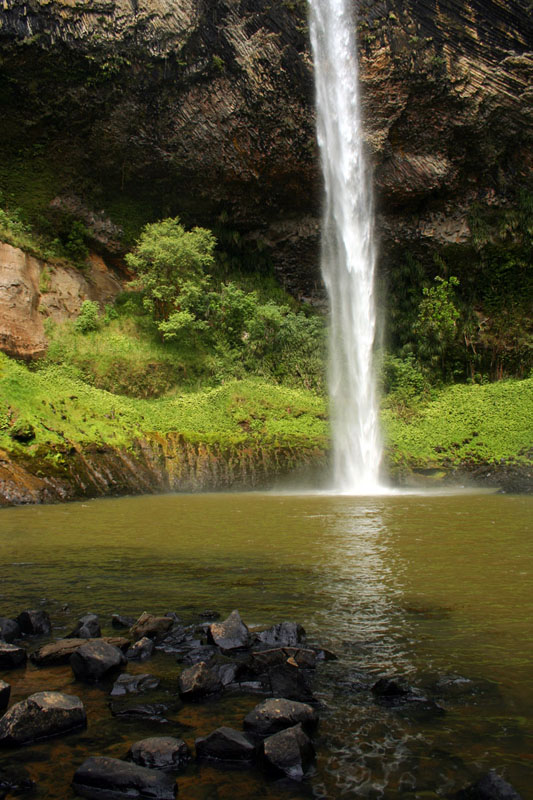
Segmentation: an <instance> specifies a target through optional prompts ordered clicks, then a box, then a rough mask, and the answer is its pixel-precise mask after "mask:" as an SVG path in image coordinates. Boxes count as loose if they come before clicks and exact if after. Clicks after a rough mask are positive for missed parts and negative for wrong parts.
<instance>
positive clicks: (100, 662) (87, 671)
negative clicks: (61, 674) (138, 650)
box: [70, 640, 126, 683]
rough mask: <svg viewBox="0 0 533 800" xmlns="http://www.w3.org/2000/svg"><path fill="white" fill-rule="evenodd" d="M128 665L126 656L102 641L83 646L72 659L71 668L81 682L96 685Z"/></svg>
mask: <svg viewBox="0 0 533 800" xmlns="http://www.w3.org/2000/svg"><path fill="white" fill-rule="evenodd" d="M125 663H126V658H125V657H124V654H123V653H122V652H121V651H120V650H119V649H118V647H114V646H113V645H112V644H107V642H104V641H102V640H95V641H92V642H88V643H87V644H83V645H82V646H81V647H79V648H78V649H77V650H76V651H75V652H74V653H73V654H72V655H71V657H70V666H71V667H72V671H73V672H74V675H75V676H76V678H77V679H78V680H79V681H86V682H89V683H95V682H97V681H101V680H103V679H104V678H107V677H109V676H110V675H111V674H112V673H113V672H116V670H118V669H119V668H120V667H121V666H123V664H125Z"/></svg>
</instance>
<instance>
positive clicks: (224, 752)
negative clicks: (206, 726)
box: [195, 726, 256, 764]
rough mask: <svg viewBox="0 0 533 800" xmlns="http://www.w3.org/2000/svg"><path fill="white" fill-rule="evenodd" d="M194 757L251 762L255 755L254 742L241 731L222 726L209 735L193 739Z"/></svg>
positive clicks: (239, 762) (226, 761)
mask: <svg viewBox="0 0 533 800" xmlns="http://www.w3.org/2000/svg"><path fill="white" fill-rule="evenodd" d="M195 747H196V757H197V758H198V759H200V760H203V759H208V760H210V761H221V762H224V763H226V764H231V763H238V764H242V763H248V764H249V763H251V762H252V761H254V759H255V757H256V748H255V745H254V743H253V742H252V741H251V740H250V739H249V738H248V737H247V736H246V735H245V734H244V733H242V732H241V731H236V730H234V729H233V728H227V727H225V726H222V727H221V728H217V729H216V731H213V733H210V734H209V736H201V737H199V738H198V739H196V741H195Z"/></svg>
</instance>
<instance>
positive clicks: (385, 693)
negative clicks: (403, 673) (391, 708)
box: [372, 678, 412, 700]
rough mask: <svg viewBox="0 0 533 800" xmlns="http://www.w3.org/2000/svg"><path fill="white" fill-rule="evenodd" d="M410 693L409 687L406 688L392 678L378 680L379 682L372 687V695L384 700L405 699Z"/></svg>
mask: <svg viewBox="0 0 533 800" xmlns="http://www.w3.org/2000/svg"><path fill="white" fill-rule="evenodd" d="M411 691H412V690H411V687H410V686H406V685H405V684H404V683H403V682H399V681H396V680H393V679H392V678H380V679H379V681H377V682H376V683H375V684H374V685H373V686H372V694H374V695H375V696H376V697H380V698H383V699H384V700H395V699H398V698H404V697H407V696H408V695H409V694H410V693H411Z"/></svg>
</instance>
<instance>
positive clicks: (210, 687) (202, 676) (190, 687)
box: [178, 661, 224, 700]
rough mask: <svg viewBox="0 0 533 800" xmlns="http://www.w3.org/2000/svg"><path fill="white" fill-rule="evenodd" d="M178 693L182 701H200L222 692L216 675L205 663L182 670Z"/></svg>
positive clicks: (201, 662)
mask: <svg viewBox="0 0 533 800" xmlns="http://www.w3.org/2000/svg"><path fill="white" fill-rule="evenodd" d="M178 686H179V693H180V697H182V698H183V700H202V699H203V698H204V697H208V696H209V695H212V694H217V693H219V692H221V691H222V690H223V688H224V687H223V686H222V682H221V680H220V678H219V677H218V675H217V673H216V672H215V671H214V670H212V669H209V667H208V666H207V664H206V663H205V661H200V663H199V664H195V665H194V666H193V667H188V668H187V669H184V670H183V672H182V673H181V675H180V677H179V683H178Z"/></svg>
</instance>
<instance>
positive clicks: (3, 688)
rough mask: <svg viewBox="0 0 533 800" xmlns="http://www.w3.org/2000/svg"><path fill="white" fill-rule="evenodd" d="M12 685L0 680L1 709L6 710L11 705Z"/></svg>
mask: <svg viewBox="0 0 533 800" xmlns="http://www.w3.org/2000/svg"><path fill="white" fill-rule="evenodd" d="M10 694H11V686H10V685H9V683H6V682H5V681H0V711H4V709H6V708H7V707H8V705H9V696H10Z"/></svg>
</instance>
